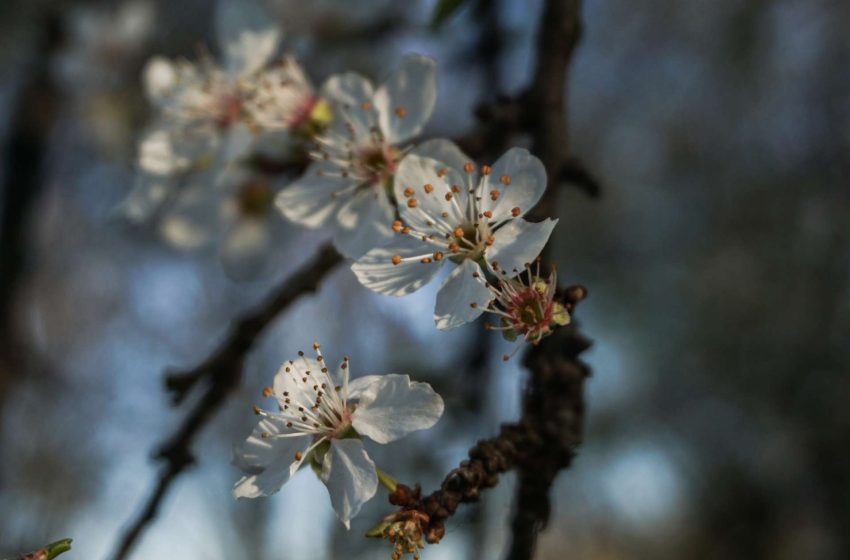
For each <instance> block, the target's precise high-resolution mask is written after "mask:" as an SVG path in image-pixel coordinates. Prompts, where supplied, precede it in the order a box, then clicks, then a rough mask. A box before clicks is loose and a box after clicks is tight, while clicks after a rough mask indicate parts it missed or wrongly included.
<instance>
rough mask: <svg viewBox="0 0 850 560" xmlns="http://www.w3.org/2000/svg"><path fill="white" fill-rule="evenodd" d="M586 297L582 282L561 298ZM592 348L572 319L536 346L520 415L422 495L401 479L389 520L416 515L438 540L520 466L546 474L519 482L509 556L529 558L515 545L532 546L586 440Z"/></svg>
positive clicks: (571, 301) (418, 527)
mask: <svg viewBox="0 0 850 560" xmlns="http://www.w3.org/2000/svg"><path fill="white" fill-rule="evenodd" d="M586 295H587V292H586V290H585V289H584V288H582V287H579V286H576V287H573V288H570V289H568V290H566V292H565V293H564V295H563V297H562V298H563V301H564V303H565V305H566V306H567V308H568V309H569V310H571V311H572V310H574V308H575V305H576V304H577V303H578V302H579V301H581V299H583V298H584V297H585V296H586ZM589 346H590V342H589V341H588V340H587V339H586V338H584V337H583V336H582V335H581V334H580V333H579V332H578V330H577V329H576V328H575V327H574V326H572V325H568V326H566V327H560V328H558V329H556V330H555V331H554V332H553V334H552V335H550V336H549V337H547V338H545V339H543V341H542V342H541V343H540V344H539V345H538V346H534V347H532V348H531V349H530V350H529V351H528V353H527V354H526V356H525V358H524V360H523V364H524V365H525V366H526V367H527V368H528V369H529V371H530V373H531V375H530V377H529V382H528V386H527V387H526V389H525V392H524V395H523V403H522V416H521V417H520V419H519V421H517V422H516V423H513V424H503V425H502V427H501V429H500V432H499V435H498V436H496V437H494V438H490V439H487V440H481V441H479V442H478V443H477V444H476V445H475V446H474V447H472V448H471V449H470V450H469V458H468V459H467V460H465V461H463V462H462V463H461V464H460V465H459V466H458V467H457V468H455V469H454V470H452V471H451V472H450V473H449V474H448V475H447V476H446V477H445V479H444V480H443V483H442V484H441V485H440V488H439V490H436V491H435V492H432V493H431V494H429V495H428V496H425V497H422V496H421V492H420V488H419V486H416V487H415V488H411V487H409V486H405V485H403V484H399V485H398V487H397V489H396V491H395V492H394V493H393V494H391V495H390V503H391V504H393V505H397V506H401V508H402V509H401V510H399V511H398V512H396V513H394V514H391V515H390V516H388V517H387V518H385V523H386V524H387V526H389V525H390V524H392V523H405V522H411V521H412V522H413V523H414V524H415V530H414V531H413V532H412V533H414V534H415V533H418V534H421V536H422V537H424V539H425V540H426V541H427V542H429V543H436V542H439V541H440V540H441V539H442V538H443V535H444V534H445V522H446V521H447V520H448V519H449V518H450V517H451V516H452V515H454V513H455V511H456V510H457V508H458V506H459V505H460V504H462V503H468V502H475V501H477V500H478V498H479V496H480V494H481V491H482V490H485V489H487V488H492V487H494V486H496V485H497V484H498V482H499V475H501V474H503V473H505V472H508V471H510V470H514V469H516V470H517V471H518V472H519V475H520V477H521V479H523V478H534V477H538V478H539V479H540V480H539V481H537V480H534V481H530V480H529V481H528V484H525V485H524V484H520V487H521V488H523V489H524V490H523V492H521V493H520V496H519V498H520V499H519V503H518V508H517V509H518V514H517V516H516V517H515V519H514V523H513V526H512V527H513V529H514V531H515V534H514V545H513V546H512V551H511V555H510V556H509V558H510V559H514V558H526V557H528V556H523V555H522V554H521V553H520V552H517V554H518V555H517V554H515V553H514V550H515V549H516V550H517V551H522V550H526V549H528V548H530V547H532V548H533V543H534V540H535V537H536V532H537V528H539V524H540V523H545V521H546V519H547V518H548V514H549V500H548V492H549V485H550V484H551V481H552V480H553V479H554V477H555V475H556V474H557V473H558V471H560V470H561V469H564V468H566V467H568V466H569V464H570V462H571V461H572V458H573V456H574V454H575V447H576V446H577V445H578V444H579V443H580V441H581V432H582V424H583V422H582V418H583V415H584V396H583V395H584V380H585V378H587V377H588V376H589V375H590V369H589V368H588V366H587V365H586V364H585V363H584V362H582V361H581V360H580V359H579V355H580V354H581V353H582V352H584V351H585V350H586V349H587V348H588V347H589ZM526 473H529V474H526ZM531 473H534V476H531ZM527 527H532V528H534V530H533V531H528V530H527ZM412 540H413V541H415V540H416V539H415V536H414V538H413V539H412Z"/></svg>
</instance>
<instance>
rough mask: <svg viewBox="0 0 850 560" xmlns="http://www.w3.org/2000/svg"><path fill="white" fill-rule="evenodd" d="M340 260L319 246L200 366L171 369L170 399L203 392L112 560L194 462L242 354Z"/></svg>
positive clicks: (162, 451) (122, 554)
mask: <svg viewBox="0 0 850 560" xmlns="http://www.w3.org/2000/svg"><path fill="white" fill-rule="evenodd" d="M341 261H342V257H341V256H340V255H339V253H337V252H336V250H335V249H334V248H333V247H332V246H330V245H326V246H324V247H322V248H321V249H320V250H319V253H318V255H316V256H315V257H314V258H313V259H312V260H311V261H310V262H308V263H307V264H305V265H304V266H302V267H301V268H300V269H299V270H298V271H296V272H295V273H294V274H293V275H292V276H290V277H289V278H287V279H286V280H285V281H284V282H283V283H282V284H281V285H280V286H279V287H278V288H277V289H276V290H275V291H274V292H272V293H271V294H270V295H269V296H268V298H267V299H266V300H265V301H263V302H262V303H261V304H260V305H258V306H257V307H256V308H255V309H253V310H252V311H250V312H248V313H247V314H245V315H244V316H243V317H242V318H241V319H239V320H238V321H237V322H236V323H235V324H234V325H233V328H232V329H231V331H230V333H229V334H228V335H227V337H226V338H225V339H224V342H223V343H222V344H221V346H220V347H219V348H218V350H216V351H215V352H214V353H213V354H212V355H210V357H209V358H208V359H207V360H205V361H204V362H203V363H202V364H201V365H200V366H198V367H196V368H194V369H192V370H190V371H187V372H184V373H172V374H170V375H169V376H168V377H167V378H166V385H167V387H168V388H169V390H170V391H172V393H173V395H174V400H175V402H181V401H182V400H183V399H185V398H186V396H187V395H188V394H189V392H190V391H191V390H192V389H193V388H194V387H195V386H197V385H198V384H199V383H201V382H204V383H206V385H205V388H204V393H203V396H202V397H201V398H200V400H199V401H198V402H197V404H195V406H194V407H193V408H192V410H191V411H190V412H189V414H188V415H187V416H186V418H185V419H184V421H183V424H182V425H181V426H180V429H178V430H177V432H176V433H175V434H174V435H173V436H172V437H171V438H170V439H168V440H167V441H166V442H165V443H164V444H163V445H162V446H161V447H160V448H159V450H158V451H157V453H156V458H157V459H160V460H163V461H165V463H166V465H165V468H164V469H163V471H162V473H161V474H160V476H159V480H158V482H157V485H156V488H155V489H154V491H153V492H152V493H151V495H150V497H149V498H148V500H147V502H146V504H145V507H144V508H143V509H142V510H141V511H140V512H139V514H138V516H137V517H136V519H135V521H133V523H131V524H130V525H129V526H128V528H127V530H126V531H125V532H124V534H123V536H122V537H121V539H120V541H119V544H118V546H117V547H116V549H115V553H114V554H113V555H112V558H113V560H121V559H123V558H126V557H127V554H128V553H129V552H130V550H131V549H132V547H133V546H134V545H135V543H136V542H137V541H138V539H139V537H140V536H141V534H142V531H144V529H145V528H146V527H147V525H148V524H150V522H151V521H153V520H154V519H155V518H156V515H157V511H158V510H159V506H160V504H161V503H162V500H163V498H164V497H165V494H166V493H167V492H168V489H169V488H170V487H171V485H172V484H173V483H174V480H175V479H176V478H177V477H178V476H179V475H180V474H181V473H182V472H183V471H184V470H185V469H186V468H187V467H188V466H189V465H191V464H192V463H193V461H194V459H193V457H192V451H191V448H192V444H193V442H194V440H195V437H196V436H197V434H198V432H199V431H200V430H201V429H202V428H203V427H204V426H205V425H206V423H207V421H208V420H209V419H210V418H211V417H212V416H213V415H214V414H215V413H216V412H217V411H218V409H219V408H220V407H221V405H222V404H223V403H224V401H225V399H226V398H227V397H228V395H229V394H230V392H231V391H232V390H233V388H234V387H236V386H237V385H238V384H239V381H240V380H241V378H242V369H243V364H244V361H245V357H246V356H247V354H248V352H249V351H250V350H251V348H252V347H253V346H254V343H255V341H256V340H257V338H258V336H259V335H260V333H262V331H263V330H264V329H265V328H266V327H267V326H268V325H269V324H270V323H271V322H272V321H273V320H274V319H275V318H276V317H278V316H279V315H280V314H281V313H282V312H283V311H284V310H285V309H286V308H287V307H289V305H291V304H292V303H293V302H294V301H295V300H296V299H298V298H299V297H300V296H302V295H304V294H307V293H309V292H314V291H316V289H317V288H318V285H319V283H320V282H321V281H322V279H323V278H324V277H325V276H326V275H327V274H328V272H330V271H331V270H332V269H333V268H334V267H335V266H336V265H337V264H339V263H340V262H341Z"/></svg>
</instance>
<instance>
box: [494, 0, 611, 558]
mask: <svg viewBox="0 0 850 560" xmlns="http://www.w3.org/2000/svg"><path fill="white" fill-rule="evenodd" d="M580 18H581V0H546V3H545V5H544V8H543V14H542V17H541V20H540V32H539V37H538V45H537V56H538V59H537V69H536V72H535V76H534V83H533V86H532V88H531V90H530V92H529V98H530V105H529V108H530V111H531V113H530V114H529V118H530V119H531V121H532V123H533V124H532V131H533V132H532V138H533V150H534V152H535V154H536V155H537V156H538V157H539V158H540V159H541V160H542V161H543V165H544V167H545V168H546V173H547V175H548V176H549V177H551V178H560V177H561V176H562V173H563V172H564V170H565V169H568V168H569V167H570V166H573V167H578V166H576V164H575V163H574V162H575V160H574V159H572V158H571V157H570V152H569V140H568V134H567V103H566V99H567V75H568V72H569V68H570V62H571V61H572V58H573V53H574V51H575V48H576V45H577V44H578V42H579V39H580V37H581V19H580ZM580 168H581V169H583V167H580ZM583 175H584V176H587V177H589V174H587V173H586V172H585V173H584V174H583ZM557 186H558V184H557V183H555V184H551V185H550V186H549V188H548V189H547V190H546V193H545V194H544V195H543V198H542V199H541V200H540V202H539V203H538V204H537V206H536V207H535V208H534V209H533V210H532V212H531V213H530V215H529V216H530V217H531V219H532V220H535V221H536V220H540V219H544V218H546V217H549V216H556V215H557V207H558V195H559V192H560V189H559V188H557ZM597 190H598V189H597ZM548 251H549V247H547V249H545V250H544V253H543V255H542V256H543V258H544V260H548ZM569 342H570V341H564V343H565V344H567V343H569ZM541 346H542V345H541ZM549 346H550V347H549V349H548V351H550V352H555V351H556V350H558V349H557V348H554V347H551V345H549ZM573 349H575V347H574V348H573ZM546 351H547V350H546V349H545V348H543V349H538V352H531V353H529V355H528V357H527V359H526V364H527V365H528V366H529V379H528V385H527V387H526V390H525V394H524V403H525V407H526V410H525V413H524V416H523V419H524V421H526V422H528V421H530V422H532V423H533V424H534V425H536V426H537V427H538V431H537V434H538V435H541V436H543V439H542V440H541V441H540V442H539V443H535V445H536V446H537V453H538V455H537V457H536V459H535V461H533V462H527V463H525V464H521V465H520V466H519V469H518V472H517V475H518V476H517V478H518V484H517V490H516V500H515V503H514V517H513V520H512V522H511V533H512V540H511V545H510V549H509V551H508V554H507V559H508V560H531V558H533V557H534V549H535V545H536V543H537V533H538V532H539V531H540V529H542V528H543V527H544V526H545V525H546V523H547V522H548V520H549V511H550V509H551V505H550V498H549V492H550V489H551V487H552V483H553V482H554V480H555V477H556V476H557V474H558V472H559V471H560V470H561V469H564V468H567V467H568V466H569V465H570V461H571V459H572V446H573V445H577V444H578V442H579V441H580V437H581V429H582V424H583V412H584V407H583V406H582V384H581V383H575V382H574V380H572V381H571V375H570V373H569V372H567V371H563V372H562V373H561V375H560V376H559V375H558V370H557V368H556V367H555V366H554V364H555V363H556V359H557V356H556V355H552V356H551V357H547V356H546V354H545V352H546ZM562 351H567V352H568V350H563V349H562ZM547 360H551V361H550V362H548V363H547ZM573 375H575V372H573ZM553 376H554V377H553ZM544 389H546V391H545V392H542V391H543V390H544ZM575 391H578V392H577V393H576V392H575ZM529 415H530V417H529ZM548 415H552V418H551V419H549V420H547V416H548ZM556 426H557V427H558V428H559V429H560V430H561V431H560V432H559V431H557V430H553V428H554V427H556Z"/></svg>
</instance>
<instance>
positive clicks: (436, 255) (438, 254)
mask: <svg viewBox="0 0 850 560" xmlns="http://www.w3.org/2000/svg"><path fill="white" fill-rule="evenodd" d="M443 256H444V255H443V253H441V252H440V251H436V252H435V253H434V260H435V261H437V262H439V261H441V260H443Z"/></svg>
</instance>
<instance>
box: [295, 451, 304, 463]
mask: <svg viewBox="0 0 850 560" xmlns="http://www.w3.org/2000/svg"><path fill="white" fill-rule="evenodd" d="M303 458H304V454H303V453H301V452H300V451H296V452H295V460H296V461H300V460H301V459H303Z"/></svg>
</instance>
